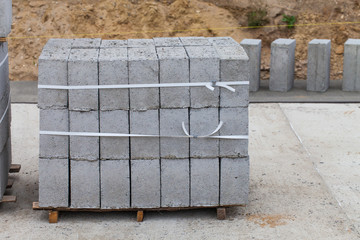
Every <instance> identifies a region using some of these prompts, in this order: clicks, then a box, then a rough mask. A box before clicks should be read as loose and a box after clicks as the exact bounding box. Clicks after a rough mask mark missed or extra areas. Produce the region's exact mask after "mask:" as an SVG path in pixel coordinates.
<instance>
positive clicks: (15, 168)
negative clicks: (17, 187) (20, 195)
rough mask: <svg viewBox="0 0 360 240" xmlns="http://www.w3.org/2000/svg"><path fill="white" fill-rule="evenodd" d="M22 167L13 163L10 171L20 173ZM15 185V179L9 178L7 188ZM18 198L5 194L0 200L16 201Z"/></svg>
mask: <svg viewBox="0 0 360 240" xmlns="http://www.w3.org/2000/svg"><path fill="white" fill-rule="evenodd" d="M20 169H21V165H20V164H11V166H10V169H9V173H18V172H20ZM13 185H14V179H12V178H9V179H8V182H7V185H6V189H11V188H12V186H13ZM16 200H17V198H16V196H12V195H4V196H3V197H2V199H1V200H0V203H7V202H16Z"/></svg>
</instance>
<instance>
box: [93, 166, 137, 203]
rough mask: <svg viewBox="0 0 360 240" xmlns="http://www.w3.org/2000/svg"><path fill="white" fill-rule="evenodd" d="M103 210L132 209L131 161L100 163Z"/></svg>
mask: <svg viewBox="0 0 360 240" xmlns="http://www.w3.org/2000/svg"><path fill="white" fill-rule="evenodd" d="M100 171H101V176H100V179H101V181H100V182H101V208H103V209H117V208H130V167H129V160H109V161H100Z"/></svg>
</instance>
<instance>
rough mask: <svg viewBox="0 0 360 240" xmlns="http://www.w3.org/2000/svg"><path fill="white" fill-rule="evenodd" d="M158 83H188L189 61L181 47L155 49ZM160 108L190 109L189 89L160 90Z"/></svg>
mask: <svg viewBox="0 0 360 240" xmlns="http://www.w3.org/2000/svg"><path fill="white" fill-rule="evenodd" d="M156 51H157V54H158V57H159V63H160V83H189V59H188V57H187V54H186V52H185V49H184V48H183V47H158V48H156ZM160 105H161V108H186V107H190V89H189V87H174V88H160Z"/></svg>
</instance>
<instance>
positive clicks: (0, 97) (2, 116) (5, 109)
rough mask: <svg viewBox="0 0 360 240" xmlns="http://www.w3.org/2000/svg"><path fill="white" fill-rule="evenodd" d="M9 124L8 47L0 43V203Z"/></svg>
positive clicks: (8, 149)
mask: <svg viewBox="0 0 360 240" xmlns="http://www.w3.org/2000/svg"><path fill="white" fill-rule="evenodd" d="M10 122H11V116H10V85H9V62H8V47H7V43H6V42H0V202H1V199H2V197H3V195H4V193H5V189H6V186H7V183H8V173H9V170H10V167H11V141H10Z"/></svg>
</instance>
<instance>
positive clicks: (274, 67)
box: [269, 38, 296, 92]
mask: <svg viewBox="0 0 360 240" xmlns="http://www.w3.org/2000/svg"><path fill="white" fill-rule="evenodd" d="M295 47H296V40H294V39H282V38H280V39H277V40H275V41H273V42H272V43H271V61H270V80H269V81H270V82H269V88H270V91H279V92H287V91H289V90H290V89H291V88H292V87H293V85H294V71H295Z"/></svg>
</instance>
